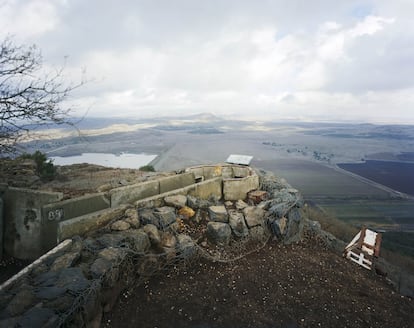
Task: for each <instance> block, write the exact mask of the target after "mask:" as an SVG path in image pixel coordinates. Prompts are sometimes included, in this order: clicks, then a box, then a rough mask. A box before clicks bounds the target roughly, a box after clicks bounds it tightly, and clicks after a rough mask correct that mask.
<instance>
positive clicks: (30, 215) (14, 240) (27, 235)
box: [3, 187, 63, 260]
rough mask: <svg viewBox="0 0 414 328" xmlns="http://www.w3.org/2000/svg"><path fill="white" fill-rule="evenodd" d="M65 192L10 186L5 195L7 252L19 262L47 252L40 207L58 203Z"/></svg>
mask: <svg viewBox="0 0 414 328" xmlns="http://www.w3.org/2000/svg"><path fill="white" fill-rule="evenodd" d="M62 198H63V194H62V193H58V192H46V191H37V190H30V189H21V188H13V187H10V188H8V189H7V191H6V192H5V194H4V198H3V200H4V222H3V223H4V249H5V251H6V252H7V254H9V255H11V256H14V257H16V258H18V259H30V260H33V259H36V258H38V257H39V256H41V255H42V254H44V253H45V251H46V250H45V249H43V243H42V238H43V234H42V215H41V208H42V206H44V205H45V204H49V203H53V202H58V201H60V200H61V199H62Z"/></svg>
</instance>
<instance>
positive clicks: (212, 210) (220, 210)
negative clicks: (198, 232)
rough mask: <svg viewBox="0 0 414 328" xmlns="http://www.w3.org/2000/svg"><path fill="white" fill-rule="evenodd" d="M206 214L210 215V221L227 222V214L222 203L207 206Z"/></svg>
mask: <svg viewBox="0 0 414 328" xmlns="http://www.w3.org/2000/svg"><path fill="white" fill-rule="evenodd" d="M208 214H209V216H210V221H215V222H223V223H227V222H229V215H228V213H227V210H226V207H224V205H217V206H210V207H209V208H208Z"/></svg>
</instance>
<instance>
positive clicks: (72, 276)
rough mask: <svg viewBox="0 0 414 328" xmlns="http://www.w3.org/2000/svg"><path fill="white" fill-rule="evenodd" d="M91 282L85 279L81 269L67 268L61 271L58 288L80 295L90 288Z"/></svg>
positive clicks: (57, 283)
mask: <svg viewBox="0 0 414 328" xmlns="http://www.w3.org/2000/svg"><path fill="white" fill-rule="evenodd" d="M90 284H91V283H90V281H89V280H88V279H86V278H85V276H84V275H83V272H82V269H81V268H66V269H63V270H61V271H60V274H59V279H58V280H57V282H56V286H57V287H62V288H65V289H66V290H68V291H70V292H74V293H79V292H81V291H84V290H85V289H87V288H89V286H90Z"/></svg>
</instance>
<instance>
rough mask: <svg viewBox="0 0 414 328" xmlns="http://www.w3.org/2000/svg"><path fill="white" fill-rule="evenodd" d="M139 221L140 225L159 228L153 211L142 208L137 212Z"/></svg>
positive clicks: (158, 222) (158, 221)
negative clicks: (151, 225) (150, 225)
mask: <svg viewBox="0 0 414 328" xmlns="http://www.w3.org/2000/svg"><path fill="white" fill-rule="evenodd" d="M139 220H140V222H141V224H142V225H146V224H153V225H155V226H157V227H158V228H159V226H160V220H159V219H158V217H157V216H155V214H154V212H153V210H151V209H149V208H144V209H141V210H140V211H139Z"/></svg>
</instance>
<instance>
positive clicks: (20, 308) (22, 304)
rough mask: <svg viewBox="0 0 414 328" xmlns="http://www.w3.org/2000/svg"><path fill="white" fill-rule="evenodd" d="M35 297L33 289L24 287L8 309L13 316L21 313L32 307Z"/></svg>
mask: <svg viewBox="0 0 414 328" xmlns="http://www.w3.org/2000/svg"><path fill="white" fill-rule="evenodd" d="M35 299H36V298H35V295H34V293H33V291H32V290H31V289H23V290H21V291H19V292H18V293H17V294H16V295H15V296H14V297H13V299H12V300H11V302H10V303H9V305H8V306H7V308H6V311H7V313H8V314H9V315H10V316H11V317H14V316H16V315H20V314H22V313H23V312H24V311H25V310H27V309H28V308H30V307H31V305H32V304H33V303H34V301H35Z"/></svg>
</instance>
